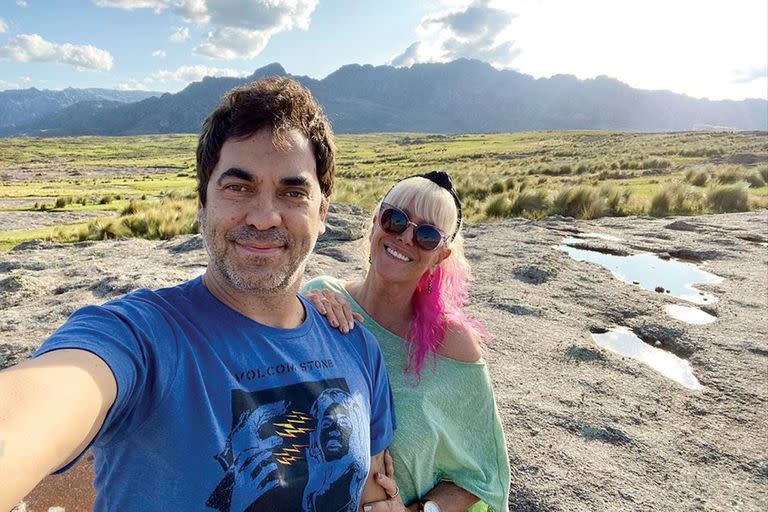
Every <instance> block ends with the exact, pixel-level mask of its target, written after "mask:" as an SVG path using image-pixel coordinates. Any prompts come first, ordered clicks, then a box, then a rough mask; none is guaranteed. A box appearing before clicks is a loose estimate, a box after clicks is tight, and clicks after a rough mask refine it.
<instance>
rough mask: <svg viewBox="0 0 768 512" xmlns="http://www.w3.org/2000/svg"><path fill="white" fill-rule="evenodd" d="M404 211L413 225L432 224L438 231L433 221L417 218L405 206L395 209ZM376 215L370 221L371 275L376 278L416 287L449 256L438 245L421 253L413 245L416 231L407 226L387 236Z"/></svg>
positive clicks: (447, 250) (448, 250) (416, 246)
mask: <svg viewBox="0 0 768 512" xmlns="http://www.w3.org/2000/svg"><path fill="white" fill-rule="evenodd" d="M394 206H397V207H398V208H400V209H401V210H403V211H404V212H405V213H406V214H407V215H408V218H409V219H410V221H411V222H412V223H414V224H417V225H418V224H432V225H435V226H437V227H439V228H440V229H443V231H444V232H445V230H444V228H443V227H442V226H438V225H437V223H436V222H435V221H434V219H424V218H421V217H418V216H416V215H415V214H414V213H413V210H412V209H410V208H409V207H408V206H407V205H394ZM379 215H380V212H379V214H377V215H376V217H375V218H374V220H373V223H374V225H373V232H372V233H371V270H370V271H371V272H375V273H376V274H377V276H378V277H380V278H383V279H385V280H387V281H392V282H407V283H413V284H415V283H417V282H418V281H419V279H420V278H421V276H422V275H423V274H424V273H425V272H427V271H432V270H434V268H435V267H436V266H437V265H438V264H439V263H440V262H441V261H442V260H443V259H445V258H446V257H448V255H449V254H450V249H447V248H446V247H445V244H444V243H443V244H441V245H440V246H438V248H437V249H435V250H433V251H427V250H424V249H421V248H420V247H419V246H418V245H416V244H415V243H414V242H413V232H414V230H415V229H416V228H415V227H414V226H413V225H409V226H408V228H406V230H405V231H403V232H402V233H399V234H390V233H387V232H386V231H384V229H382V227H381V224H380V222H379Z"/></svg>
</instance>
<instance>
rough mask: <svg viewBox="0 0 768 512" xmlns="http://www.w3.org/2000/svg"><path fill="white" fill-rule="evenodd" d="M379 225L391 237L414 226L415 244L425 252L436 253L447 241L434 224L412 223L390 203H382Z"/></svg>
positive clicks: (401, 211)
mask: <svg viewBox="0 0 768 512" xmlns="http://www.w3.org/2000/svg"><path fill="white" fill-rule="evenodd" d="M379 224H380V225H381V229H383V230H384V231H385V232H387V233H389V234H390V235H399V234H400V233H403V232H404V231H405V230H406V229H408V226H413V243H414V244H415V245H416V246H417V247H418V248H420V249H423V250H425V251H434V250H435V249H437V248H438V247H440V244H442V243H443V241H445V240H446V239H447V237H446V236H445V235H444V234H443V232H442V231H440V230H439V229H438V228H436V227H435V226H433V225H432V224H416V223H414V222H411V219H409V218H408V214H407V213H405V212H404V211H403V210H401V209H400V208H397V207H395V206H392V205H391V204H388V203H381V210H380V211H379Z"/></svg>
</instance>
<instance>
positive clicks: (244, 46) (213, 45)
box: [195, 27, 270, 60]
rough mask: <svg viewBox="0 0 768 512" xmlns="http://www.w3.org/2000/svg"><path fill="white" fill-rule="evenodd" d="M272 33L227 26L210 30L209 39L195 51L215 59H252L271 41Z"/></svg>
mask: <svg viewBox="0 0 768 512" xmlns="http://www.w3.org/2000/svg"><path fill="white" fill-rule="evenodd" d="M269 38H270V34H267V33H264V32H261V31H257V30H246V29H242V28H229V27H225V28H222V29H218V30H216V31H214V32H208V40H207V41H206V42H205V43H203V44H201V45H199V46H197V47H196V48H195V53H197V54H198V55H205V56H207V57H212V58H214V59H225V60H232V59H237V58H245V59H251V58H253V57H255V56H257V55H258V54H259V53H261V51H262V50H263V49H264V47H265V46H266V45H267V43H268V42H269Z"/></svg>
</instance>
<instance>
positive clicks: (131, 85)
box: [116, 80, 148, 91]
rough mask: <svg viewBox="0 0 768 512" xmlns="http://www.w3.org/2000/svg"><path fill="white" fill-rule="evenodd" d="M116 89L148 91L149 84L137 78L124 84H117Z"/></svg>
mask: <svg viewBox="0 0 768 512" xmlns="http://www.w3.org/2000/svg"><path fill="white" fill-rule="evenodd" d="M116 89H117V90H118V91H146V90H148V89H147V85H146V84H144V83H142V82H137V81H136V80H128V81H127V82H124V83H122V84H117V87H116Z"/></svg>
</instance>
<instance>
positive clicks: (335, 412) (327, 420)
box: [318, 405, 353, 461]
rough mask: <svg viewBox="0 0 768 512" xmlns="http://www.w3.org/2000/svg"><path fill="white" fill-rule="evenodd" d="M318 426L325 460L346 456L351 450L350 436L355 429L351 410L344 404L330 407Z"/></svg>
mask: <svg viewBox="0 0 768 512" xmlns="http://www.w3.org/2000/svg"><path fill="white" fill-rule="evenodd" d="M318 428H319V429H320V444H321V445H322V450H323V455H324V456H325V460H327V461H330V460H336V459H340V458H342V457H344V456H345V455H346V454H347V452H348V451H349V438H350V436H351V435H352V429H353V424H352V419H351V418H350V415H349V410H348V409H347V408H346V407H345V406H343V405H336V406H333V407H329V408H328V409H327V410H326V411H325V415H324V416H323V418H322V420H321V421H320V425H319V426H318Z"/></svg>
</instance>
